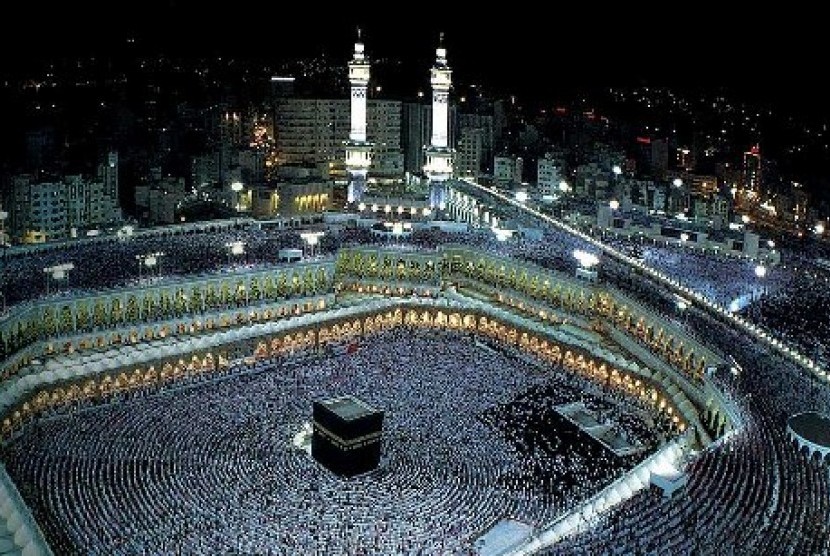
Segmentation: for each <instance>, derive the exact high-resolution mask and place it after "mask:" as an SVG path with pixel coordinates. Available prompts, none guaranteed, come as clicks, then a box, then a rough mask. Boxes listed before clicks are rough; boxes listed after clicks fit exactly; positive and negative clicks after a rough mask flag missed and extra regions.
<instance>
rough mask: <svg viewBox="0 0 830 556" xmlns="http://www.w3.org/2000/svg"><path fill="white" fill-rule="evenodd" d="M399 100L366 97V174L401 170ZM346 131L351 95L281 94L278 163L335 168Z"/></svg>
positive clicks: (277, 116) (277, 122) (342, 154)
mask: <svg viewBox="0 0 830 556" xmlns="http://www.w3.org/2000/svg"><path fill="white" fill-rule="evenodd" d="M401 105H402V103H401V101H398V100H380V99H368V100H367V101H366V138H367V141H368V142H370V143H372V144H373V145H374V149H373V151H372V152H373V154H372V162H371V165H370V166H369V172H368V173H369V175H370V176H371V175H373V174H384V175H386V174H387V173H388V172H393V171H394V172H400V173H402V170H403V154H402V153H401ZM350 131H351V100H350V99H319V98H318V99H314V98H300V97H293V98H285V99H281V101H280V102H279V103H278V105H277V112H276V114H275V130H274V133H275V135H276V148H277V159H278V162H279V163H280V164H300V165H308V166H317V165H319V164H321V163H323V164H328V165H330V167H331V168H332V171H334V169H335V168H336V166H341V165H342V164H343V161H344V160H345V157H346V150H345V146H344V145H345V142H346V140H347V139H348V138H349V134H350ZM341 167H342V166H341Z"/></svg>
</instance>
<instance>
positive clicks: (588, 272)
mask: <svg viewBox="0 0 830 556" xmlns="http://www.w3.org/2000/svg"><path fill="white" fill-rule="evenodd" d="M573 256H574V258H575V259H576V260H577V262H578V263H579V266H578V267H577V269H576V277H577V278H584V279H586V280H588V281H589V282H596V281H597V271H596V270H595V267H596V266H597V265H598V264H599V257H597V256H596V255H594V254H593V253H588V252H587V251H582V250H581V249H576V250H574V252H573Z"/></svg>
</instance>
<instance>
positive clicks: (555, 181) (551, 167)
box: [536, 153, 564, 195]
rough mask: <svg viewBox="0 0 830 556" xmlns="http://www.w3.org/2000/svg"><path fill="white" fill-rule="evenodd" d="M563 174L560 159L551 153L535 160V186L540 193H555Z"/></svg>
mask: <svg viewBox="0 0 830 556" xmlns="http://www.w3.org/2000/svg"><path fill="white" fill-rule="evenodd" d="M563 176H564V174H563V172H562V161H561V159H559V158H557V157H554V156H553V155H552V154H551V153H546V154H545V156H543V157H541V158H539V160H538V161H537V162H536V186H537V188H538V189H539V193H541V194H542V195H553V194H555V193H557V192H558V191H559V182H561V181H562V179H563Z"/></svg>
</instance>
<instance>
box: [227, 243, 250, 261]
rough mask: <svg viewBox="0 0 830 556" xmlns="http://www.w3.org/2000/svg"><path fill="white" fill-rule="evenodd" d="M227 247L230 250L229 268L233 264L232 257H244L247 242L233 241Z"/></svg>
mask: <svg viewBox="0 0 830 556" xmlns="http://www.w3.org/2000/svg"><path fill="white" fill-rule="evenodd" d="M225 247H227V248H228V266H230V264H231V257H232V256H234V255H236V256H239V255H244V254H245V242H244V241H231V242H228V243H226V244H225Z"/></svg>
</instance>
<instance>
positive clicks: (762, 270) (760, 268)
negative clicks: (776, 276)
mask: <svg viewBox="0 0 830 556" xmlns="http://www.w3.org/2000/svg"><path fill="white" fill-rule="evenodd" d="M766 275H767V267H765V266H764V265H762V264H759V265H757V266H756V267H755V276H757V277H758V279H759V280H760V281H761V293H760V295H759V299H763V296H764V295H766V293H767V292H766V285H765V284H764V278H765V277H766Z"/></svg>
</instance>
